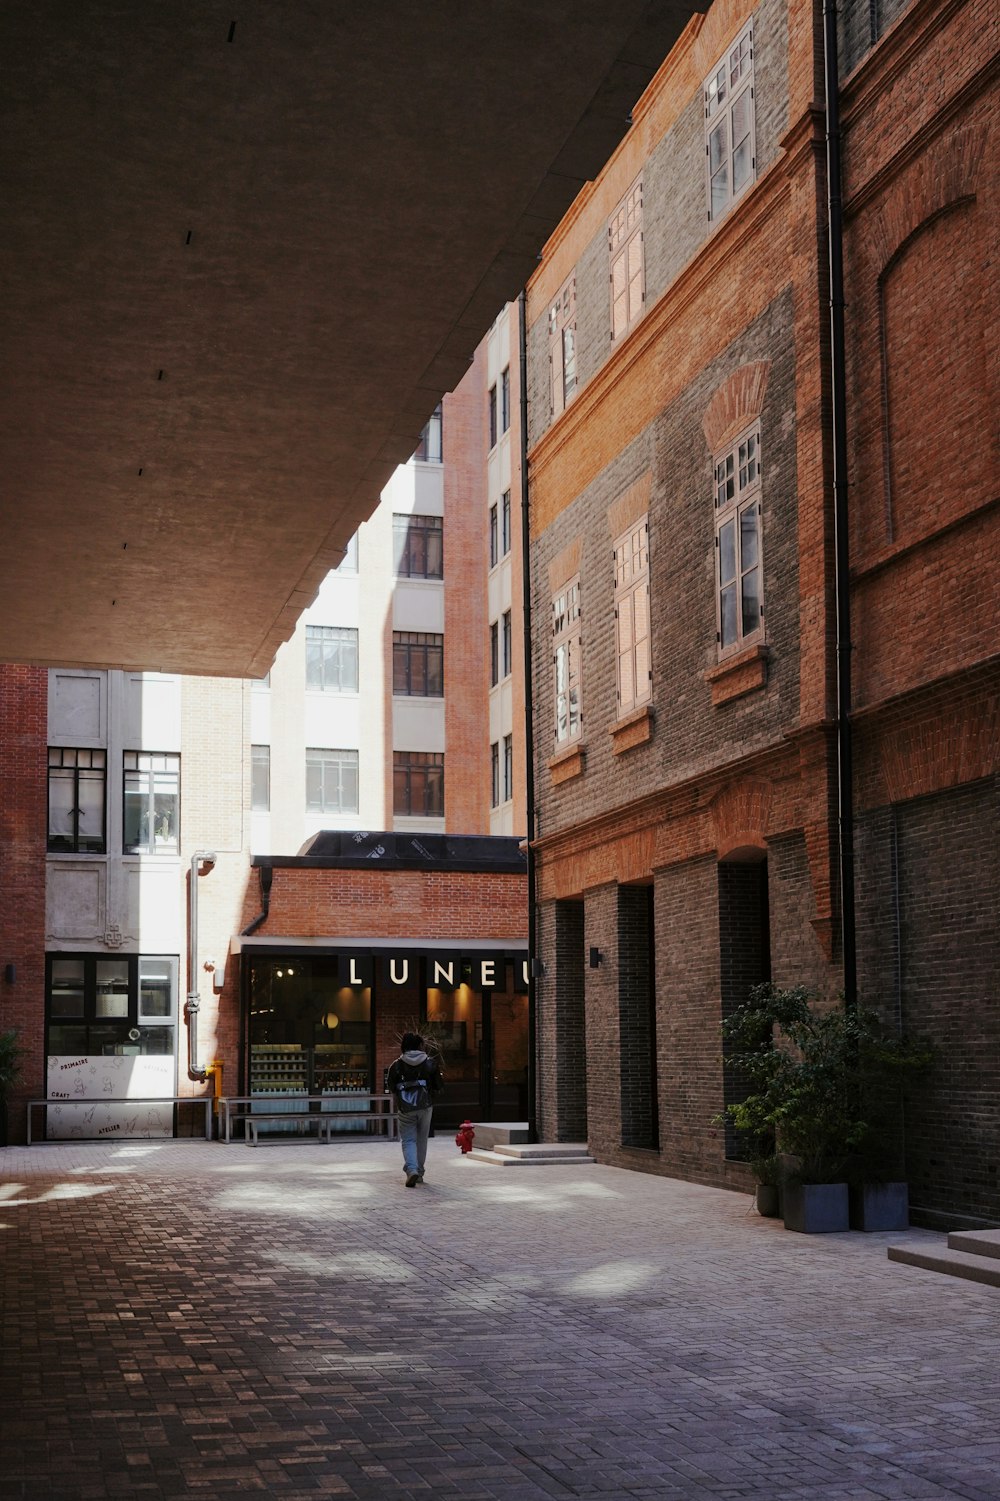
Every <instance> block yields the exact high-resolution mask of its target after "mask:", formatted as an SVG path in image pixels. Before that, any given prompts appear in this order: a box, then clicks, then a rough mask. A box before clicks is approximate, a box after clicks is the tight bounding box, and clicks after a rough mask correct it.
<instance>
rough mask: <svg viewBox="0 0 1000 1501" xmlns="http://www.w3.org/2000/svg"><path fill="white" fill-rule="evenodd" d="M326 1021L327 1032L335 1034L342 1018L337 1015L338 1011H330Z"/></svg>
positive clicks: (325, 1018)
mask: <svg viewBox="0 0 1000 1501" xmlns="http://www.w3.org/2000/svg"><path fill="white" fill-rule="evenodd" d="M324 1021H325V1022H326V1026H327V1031H329V1032H335V1031H336V1030H337V1028H338V1027H339V1026H340V1017H339V1016H338V1015H337V1013H336V1011H328V1012H327V1013H326V1016H325V1017H324Z"/></svg>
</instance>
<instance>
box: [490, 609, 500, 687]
mask: <svg viewBox="0 0 1000 1501" xmlns="http://www.w3.org/2000/svg"><path fill="white" fill-rule="evenodd" d="M499 681H500V622H499V620H494V621H493V624H492V625H491V626H490V687H491V688H495V687H496V685H497V683H499Z"/></svg>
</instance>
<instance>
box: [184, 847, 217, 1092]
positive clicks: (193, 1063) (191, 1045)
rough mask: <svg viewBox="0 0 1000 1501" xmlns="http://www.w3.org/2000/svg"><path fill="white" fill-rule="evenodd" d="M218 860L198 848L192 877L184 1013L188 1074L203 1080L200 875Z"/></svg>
mask: <svg viewBox="0 0 1000 1501" xmlns="http://www.w3.org/2000/svg"><path fill="white" fill-rule="evenodd" d="M214 864H215V855H214V854H213V853H212V852H211V851H210V850H197V851H196V852H195V854H193V855H192V856H191V876H190V879H189V881H188V993H187V1005H186V1006H185V1008H184V1015H185V1018H186V1020H187V1028H188V1078H189V1079H197V1080H199V1081H200V1082H202V1083H204V1081H205V1080H206V1079H207V1078H209V1076H210V1074H211V1070H210V1069H207V1068H201V1067H199V1064H198V1012H199V1010H200V1009H201V998H200V995H199V991H198V979H199V975H198V877H199V876H200V875H208V872H209V871H210V870H211V869H212V867H213V866H214Z"/></svg>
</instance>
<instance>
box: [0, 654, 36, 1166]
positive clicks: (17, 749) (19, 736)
mask: <svg viewBox="0 0 1000 1501" xmlns="http://www.w3.org/2000/svg"><path fill="white" fill-rule="evenodd" d="M47 716H48V673H47V672H46V671H44V670H43V669H41V668H38V667H12V666H4V665H0V889H2V890H3V894H4V897H3V916H2V918H0V1031H2V1032H7V1031H9V1030H11V1029H12V1028H13V1029H15V1030H16V1031H17V1033H18V1041H19V1043H20V1045H21V1046H22V1047H23V1048H24V1049H25V1053H26V1056H25V1057H24V1059H23V1060H22V1066H21V1076H20V1079H19V1081H18V1083H17V1084H16V1085H15V1087H14V1089H13V1091H12V1092H11V1096H10V1099H9V1101H8V1130H9V1140H10V1141H11V1142H20V1141H23V1140H24V1117H25V1109H24V1106H25V1101H26V1100H29V1099H32V1098H37V1097H38V1096H39V1095H41V1094H43V1093H44V1089H45V1004H44V998H45V844H46V829H47V823H46V820H47V806H46V762H47V755H46V747H47V740H46V722H47ZM9 966H13V975H12V977H10V978H9V977H8V967H9Z"/></svg>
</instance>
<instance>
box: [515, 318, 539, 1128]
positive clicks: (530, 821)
mask: <svg viewBox="0 0 1000 1501" xmlns="http://www.w3.org/2000/svg"><path fill="white" fill-rule="evenodd" d="M517 330H518V344H519V355H520V378H521V403H520V406H521V595H522V601H521V607H522V620H523V622H524V761H525V775H524V781H525V801H526V808H525V823H526V830H525V833H526V837H527V867H528V871H527V873H528V1117H529V1119H528V1124H529V1126H530V1128H531V1129H530V1134H531V1136H532V1138H534V1137H535V1136H536V1135H537V1129H536V1125H537V1110H536V1102H535V1074H536V1070H535V1041H536V1028H535V991H536V989H537V987H536V985H535V976H536V970H538V968H539V961H538V957H537V956H538V930H537V920H536V915H535V848H534V845H535V737H534V731H533V728H532V723H533V712H532V707H533V705H532V699H533V694H532V675H531V552H530V547H531V528H530V526H529V520H528V330H527V311H526V308H525V295H524V292H521V293H520V294H519V296H518V299H517Z"/></svg>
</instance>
